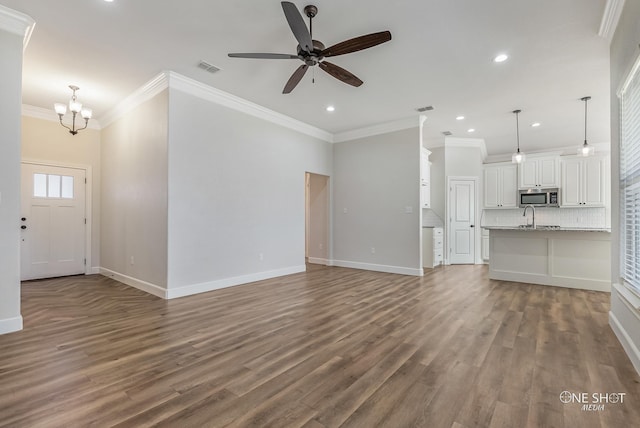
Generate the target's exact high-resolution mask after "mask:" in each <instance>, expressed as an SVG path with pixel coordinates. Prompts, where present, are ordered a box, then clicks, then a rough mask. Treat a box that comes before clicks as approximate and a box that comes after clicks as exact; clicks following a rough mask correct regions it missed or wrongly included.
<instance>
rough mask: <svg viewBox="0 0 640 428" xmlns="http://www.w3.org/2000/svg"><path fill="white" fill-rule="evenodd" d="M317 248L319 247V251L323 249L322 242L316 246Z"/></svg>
mask: <svg viewBox="0 0 640 428" xmlns="http://www.w3.org/2000/svg"><path fill="white" fill-rule="evenodd" d="M318 247H320V249H321V250H322V247H323V245H322V242H321V243H320V244H318Z"/></svg>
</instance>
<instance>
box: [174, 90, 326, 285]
mask: <svg viewBox="0 0 640 428" xmlns="http://www.w3.org/2000/svg"><path fill="white" fill-rule="evenodd" d="M169 99H170V102H169V223H168V227H169V246H168V248H169V272H168V281H169V288H170V289H174V288H180V287H188V286H196V287H194V288H193V289H192V290H193V291H200V290H203V289H211V288H217V285H216V284H217V282H216V281H224V280H228V279H230V278H237V279H238V281H235V282H237V283H239V282H247V280H243V278H244V279H248V278H250V276H251V275H258V274H260V273H264V272H282V273H284V272H286V271H287V270H288V269H294V268H297V269H300V268H302V269H304V264H305V259H304V257H305V172H307V171H308V172H313V173H317V174H323V175H331V170H332V165H331V164H332V146H331V144H329V143H327V142H324V141H321V140H318V139H316V138H313V137H310V136H307V135H304V134H301V133H299V132H296V131H293V130H290V129H288V128H284V127H282V126H279V125H276V124H273V123H271V122H267V121H265V120H262V119H259V118H256V117H254V116H250V115H248V114H245V113H242V112H239V111H236V110H232V109H230V108H227V107H224V106H221V105H218V104H215V103H213V102H210V101H207V100H204V99H201V98H198V97H196V96H193V95H190V94H187V93H184V92H181V91H179V90H176V89H170V97H169ZM260 254H262V259H261V257H260ZM207 284H208V285H207ZM199 285H202V288H198V286H199ZM227 285H233V284H227Z"/></svg>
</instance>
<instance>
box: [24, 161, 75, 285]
mask: <svg viewBox="0 0 640 428" xmlns="http://www.w3.org/2000/svg"><path fill="white" fill-rule="evenodd" d="M85 178H86V171H85V170H83V169H76V168H62V167H54V166H47V165H36V164H30V163H23V164H22V218H21V219H20V220H21V221H20V225H21V226H20V227H21V228H22V237H21V241H22V242H21V279H22V280H27V279H38V278H50V277H55V276H65V275H76V274H82V273H84V271H85V227H86V226H85V186H86V183H85Z"/></svg>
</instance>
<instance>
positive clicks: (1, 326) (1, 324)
mask: <svg viewBox="0 0 640 428" xmlns="http://www.w3.org/2000/svg"><path fill="white" fill-rule="evenodd" d="M20 330H22V315H20V316H17V317H14V318H7V319H4V320H0V334H7V333H13V332H16V331H20Z"/></svg>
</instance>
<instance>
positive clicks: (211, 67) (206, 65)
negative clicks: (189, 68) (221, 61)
mask: <svg viewBox="0 0 640 428" xmlns="http://www.w3.org/2000/svg"><path fill="white" fill-rule="evenodd" d="M198 68H201V69H203V70H204V71H208V72H209V73H216V72H218V71H220V69H219V68H218V67H216V66H215V65H212V64H209V63H208V62H206V61H200V62H199V63H198Z"/></svg>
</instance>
